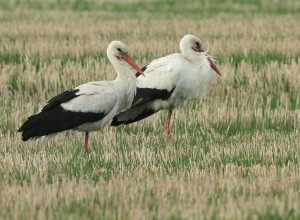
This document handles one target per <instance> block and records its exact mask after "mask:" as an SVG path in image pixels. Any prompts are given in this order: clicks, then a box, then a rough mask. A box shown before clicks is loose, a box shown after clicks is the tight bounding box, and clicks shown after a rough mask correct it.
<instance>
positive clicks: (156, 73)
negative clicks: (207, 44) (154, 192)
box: [111, 35, 221, 135]
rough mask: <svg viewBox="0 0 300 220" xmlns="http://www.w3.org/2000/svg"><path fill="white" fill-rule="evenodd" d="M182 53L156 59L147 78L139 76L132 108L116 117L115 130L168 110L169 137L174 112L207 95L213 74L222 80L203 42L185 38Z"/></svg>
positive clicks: (166, 127)
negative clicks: (178, 107)
mask: <svg viewBox="0 0 300 220" xmlns="http://www.w3.org/2000/svg"><path fill="white" fill-rule="evenodd" d="M180 49H181V52H182V53H173V54H170V55H167V56H165V57H161V58H159V59H155V60H153V61H152V62H151V63H150V64H148V65H147V66H145V67H143V68H142V70H143V71H144V73H145V75H146V77H141V76H140V74H138V73H137V74H136V76H137V93H136V96H135V98H134V101H133V103H132V106H131V107H130V109H128V110H127V111H125V112H122V113H120V114H119V115H117V116H116V117H114V119H113V121H112V123H111V125H112V126H118V125H120V124H130V123H133V122H136V121H139V120H141V119H144V118H146V117H148V116H150V115H152V114H154V113H156V112H158V111H160V110H162V109H167V110H168V116H167V120H166V125H165V134H166V135H169V133H170V121H171V115H172V111H173V109H174V108H176V107H177V106H178V105H180V104H181V103H183V102H184V101H185V100H186V99H193V98H195V97H198V96H203V95H205V94H206V93H207V89H208V87H209V85H210V82H211V79H212V73H213V70H214V71H215V72H216V73H217V74H219V75H220V76H221V73H220V71H219V70H218V69H217V67H216V65H215V64H214V63H213V61H214V59H213V57H211V56H209V55H208V54H207V51H204V50H203V48H202V43H201V41H200V39H199V38H198V37H196V36H194V35H185V36H184V37H183V38H182V39H181V41H180Z"/></svg>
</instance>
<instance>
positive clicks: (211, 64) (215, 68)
mask: <svg viewBox="0 0 300 220" xmlns="http://www.w3.org/2000/svg"><path fill="white" fill-rule="evenodd" d="M207 59H208V61H209V63H210V67H211V68H212V69H213V70H214V71H215V72H216V73H217V74H219V75H220V76H222V75H221V73H220V71H219V70H218V68H217V66H216V65H215V64H214V63H213V61H211V59H210V58H209V57H207Z"/></svg>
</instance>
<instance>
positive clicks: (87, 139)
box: [84, 132, 89, 155]
mask: <svg viewBox="0 0 300 220" xmlns="http://www.w3.org/2000/svg"><path fill="white" fill-rule="evenodd" d="M88 145H89V132H85V138H84V153H85V155H87V154H88V153H89V151H88Z"/></svg>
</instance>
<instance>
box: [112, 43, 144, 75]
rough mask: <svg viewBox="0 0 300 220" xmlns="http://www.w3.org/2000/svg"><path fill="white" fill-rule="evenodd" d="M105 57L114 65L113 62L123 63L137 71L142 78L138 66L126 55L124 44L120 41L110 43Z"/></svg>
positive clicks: (141, 72)
mask: <svg viewBox="0 0 300 220" xmlns="http://www.w3.org/2000/svg"><path fill="white" fill-rule="evenodd" d="M107 56H108V59H109V60H110V62H112V63H114V60H117V61H125V62H126V63H128V64H129V65H130V66H132V68H134V69H135V70H136V71H138V72H139V73H140V74H142V75H143V76H144V73H143V71H142V70H141V69H140V68H139V67H138V65H137V64H136V63H135V62H134V61H133V59H132V58H131V57H130V56H129V55H128V50H127V47H126V45H125V44H123V43H122V42H121V41H112V42H111V43H110V44H109V45H108V48H107Z"/></svg>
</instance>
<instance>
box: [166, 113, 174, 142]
mask: <svg viewBox="0 0 300 220" xmlns="http://www.w3.org/2000/svg"><path fill="white" fill-rule="evenodd" d="M171 116H172V110H169V112H168V116H167V120H166V126H165V135H166V136H168V135H169V134H170V122H171Z"/></svg>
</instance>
